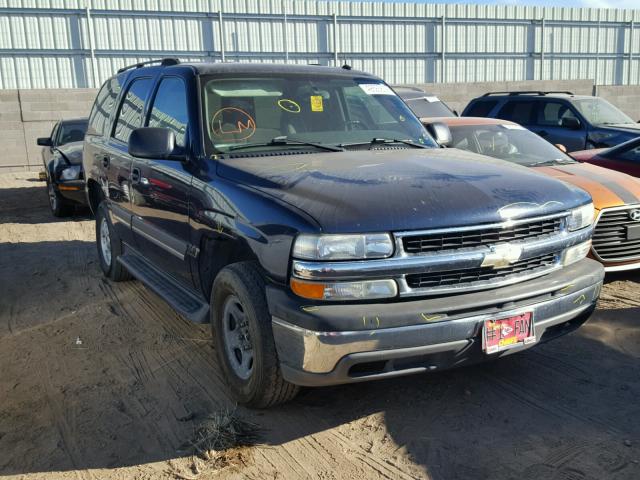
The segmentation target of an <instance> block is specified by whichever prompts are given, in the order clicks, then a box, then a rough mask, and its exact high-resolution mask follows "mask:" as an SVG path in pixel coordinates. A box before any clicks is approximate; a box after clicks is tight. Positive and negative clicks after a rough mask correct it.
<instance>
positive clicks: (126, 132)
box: [113, 78, 153, 143]
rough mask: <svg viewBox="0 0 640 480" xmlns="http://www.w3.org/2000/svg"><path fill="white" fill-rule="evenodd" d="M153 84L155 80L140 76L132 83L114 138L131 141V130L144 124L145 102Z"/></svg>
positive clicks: (120, 112) (122, 107) (123, 104)
mask: <svg viewBox="0 0 640 480" xmlns="http://www.w3.org/2000/svg"><path fill="white" fill-rule="evenodd" d="M152 84H153V81H152V80H151V79H150V78H138V79H136V80H134V81H133V82H132V83H131V85H130V86H129V90H128V91H127V94H126V95H125V96H124V99H123V100H122V104H121V105H120V110H119V112H118V118H117V120H116V126H115V129H114V132H113V136H114V138H117V139H118V140H121V141H123V142H125V143H126V142H128V141H129V136H130V135H131V132H132V131H134V130H135V129H136V128H139V127H141V126H142V115H143V112H144V103H145V101H146V100H147V96H148V95H149V91H150V90H151V85H152Z"/></svg>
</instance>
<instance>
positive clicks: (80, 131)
mask: <svg viewBox="0 0 640 480" xmlns="http://www.w3.org/2000/svg"><path fill="white" fill-rule="evenodd" d="M87 125H88V120H84V121H78V122H63V123H61V124H60V130H59V131H58V143H57V145H58V146H62V145H66V144H67V143H71V142H81V141H82V140H84V134H85V133H86V132H87Z"/></svg>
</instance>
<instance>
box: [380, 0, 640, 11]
mask: <svg viewBox="0 0 640 480" xmlns="http://www.w3.org/2000/svg"><path fill="white" fill-rule="evenodd" d="M372 1H374V0H372ZM375 1H380V0H375ZM383 1H385V2H400V1H412V2H413V3H480V4H493V5H541V6H544V7H591V8H638V9H640V0H562V1H559V0H481V1H472V0H466V1H460V0H426V1H420V0H383Z"/></svg>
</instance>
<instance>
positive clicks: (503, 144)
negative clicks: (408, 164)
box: [450, 125, 573, 166]
mask: <svg viewBox="0 0 640 480" xmlns="http://www.w3.org/2000/svg"><path fill="white" fill-rule="evenodd" d="M450 129H451V135H452V137H453V142H452V145H451V146H452V147H454V148H460V149H463V150H469V151H472V152H475V153H480V154H482V155H488V156H490V157H494V158H499V159H501V160H508V161H510V162H514V163H518V164H520V165H527V166H531V165H541V164H545V163H546V164H554V163H573V160H572V159H571V158H570V157H569V156H567V155H566V154H565V153H563V152H561V151H560V150H558V149H557V148H556V147H554V146H553V145H551V144H550V143H549V142H547V141H546V140H544V139H542V138H540V137H539V136H538V135H536V134H535V133H533V132H531V131H529V130H527V129H525V128H523V127H521V126H520V125H459V126H458V125H452V126H451V127H450Z"/></svg>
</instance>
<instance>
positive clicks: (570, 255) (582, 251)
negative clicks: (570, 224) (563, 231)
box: [562, 240, 591, 267]
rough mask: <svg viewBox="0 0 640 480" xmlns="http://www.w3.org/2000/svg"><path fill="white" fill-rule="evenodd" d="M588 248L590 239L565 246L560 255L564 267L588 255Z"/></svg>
mask: <svg viewBox="0 0 640 480" xmlns="http://www.w3.org/2000/svg"><path fill="white" fill-rule="evenodd" d="M589 250H591V240H587V241H586V242H583V243H579V244H578V245H574V246H573V247H571V248H567V249H566V250H565V252H564V255H563V257H562V264H563V265H564V266H565V267H566V266H567V265H571V264H572V263H576V262H579V261H580V260H582V259H583V258H584V257H586V256H587V255H589Z"/></svg>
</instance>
